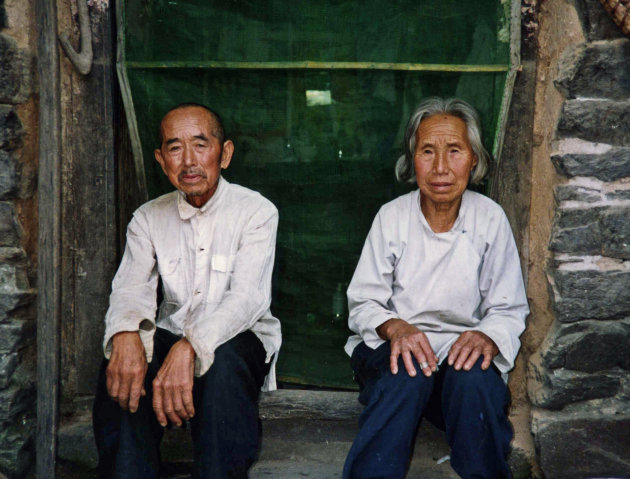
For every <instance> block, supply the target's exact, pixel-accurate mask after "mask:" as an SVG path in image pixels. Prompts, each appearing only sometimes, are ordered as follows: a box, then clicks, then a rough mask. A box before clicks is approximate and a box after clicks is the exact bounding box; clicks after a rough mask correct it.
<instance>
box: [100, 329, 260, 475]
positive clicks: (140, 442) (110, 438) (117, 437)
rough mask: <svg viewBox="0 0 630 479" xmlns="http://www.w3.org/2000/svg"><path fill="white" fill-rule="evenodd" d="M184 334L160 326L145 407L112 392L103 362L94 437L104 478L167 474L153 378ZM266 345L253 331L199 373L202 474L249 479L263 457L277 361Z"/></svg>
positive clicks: (197, 431) (197, 469)
mask: <svg viewBox="0 0 630 479" xmlns="http://www.w3.org/2000/svg"><path fill="white" fill-rule="evenodd" d="M177 340H179V337H177V336H175V335H173V334H171V333H170V332H168V331H166V330H164V329H161V328H158V329H157V331H156V333H155V341H154V350H153V360H152V361H151V363H150V364H149V369H148V372H147V376H146V379H145V384H144V387H145V390H146V392H147V395H146V396H144V397H142V398H141V399H140V405H139V407H138V410H137V411H136V412H135V413H133V414H131V413H129V412H126V411H123V410H122V409H121V408H120V406H119V405H118V403H116V402H115V401H113V400H112V399H110V397H109V396H108V394H107V387H106V382H105V370H106V368H107V361H105V362H104V364H103V366H102V368H101V374H100V377H99V384H98V391H97V394H96V398H95V401H94V414H93V422H94V436H95V439H96V445H97V449H98V453H99V471H100V474H101V477H102V478H103V479H105V478H106V479H114V478H115V479H154V478H155V479H157V478H158V477H160V449H159V448H160V441H161V439H162V433H163V429H162V427H161V426H160V425H159V423H158V422H157V420H156V418H155V414H154V412H153V406H152V394H151V383H152V381H153V379H154V378H155V376H156V374H157V372H158V371H159V369H160V366H161V364H162V362H163V361H164V358H165V357H166V355H167V354H168V351H169V350H170V349H171V347H172V346H173V344H175V342H176V341H177ZM265 357H266V353H265V349H264V347H263V345H262V343H261V342H260V340H259V339H258V338H257V337H256V335H255V334H254V333H252V332H251V331H245V332H243V333H241V334H239V335H238V336H236V337H234V338H232V339H231V340H230V341H228V342H227V343H225V344H223V345H221V346H220V347H219V348H217V350H216V352H215V360H214V363H213V364H212V366H211V367H210V369H209V370H208V372H207V373H206V374H204V375H203V376H202V377H200V378H195V382H194V385H193V400H194V405H195V416H194V417H193V419H191V421H190V427H191V433H192V439H193V456H194V469H193V477H195V478H199V479H223V478H230V479H244V478H247V471H248V470H249V468H250V467H251V465H252V464H253V463H254V461H255V460H256V457H257V455H258V450H259V448H260V441H261V426H260V420H259V418H258V397H259V394H260V388H261V387H262V384H263V381H264V378H265V376H266V375H267V373H268V372H269V364H265Z"/></svg>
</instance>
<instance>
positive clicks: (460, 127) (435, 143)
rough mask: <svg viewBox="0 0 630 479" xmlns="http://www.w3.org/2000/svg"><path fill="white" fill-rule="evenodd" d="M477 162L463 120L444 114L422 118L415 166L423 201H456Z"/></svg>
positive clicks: (439, 203)
mask: <svg viewBox="0 0 630 479" xmlns="http://www.w3.org/2000/svg"><path fill="white" fill-rule="evenodd" d="M476 164H477V156H476V155H475V154H474V153H473V150H472V148H471V146H470V142H469V141H468V132H467V128H466V123H465V122H464V120H462V119H461V118H458V117H456V116H451V115H443V114H438V115H433V116H430V117H428V118H425V119H424V120H422V122H421V123H420V126H419V127H418V131H417V132H416V150H415V152H414V166H415V169H416V181H417V183H418V187H419V188H420V192H421V194H422V201H423V202H425V201H426V202H428V203H429V204H432V206H436V207H440V206H452V205H455V204H457V205H458V204H459V200H460V198H461V196H462V195H463V194H464V191H465V190H466V186H467V185H468V179H469V178H470V172H471V171H472V169H473V168H474V166H475V165H476Z"/></svg>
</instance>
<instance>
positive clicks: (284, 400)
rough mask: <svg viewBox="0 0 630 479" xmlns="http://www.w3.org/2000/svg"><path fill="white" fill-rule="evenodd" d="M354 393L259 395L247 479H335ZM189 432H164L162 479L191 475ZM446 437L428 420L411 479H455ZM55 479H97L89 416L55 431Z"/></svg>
mask: <svg viewBox="0 0 630 479" xmlns="http://www.w3.org/2000/svg"><path fill="white" fill-rule="evenodd" d="M361 409H362V407H361V405H360V404H359V403H358V401H357V393H356V392H342V391H305V390H278V391H274V392H273V393H265V394H263V395H262V397H261V403H260V415H261V418H262V422H263V444H262V450H261V454H260V458H259V460H258V462H257V463H256V464H255V465H254V467H253V468H252V470H251V472H250V478H251V479H270V478H274V479H275V478H278V479H303V478H309V479H336V478H340V477H341V471H342V469H343V463H344V461H345V457H346V454H347V453H348V450H349V449H350V446H351V444H352V440H353V439H354V436H355V435H356V432H357V429H358V426H357V421H358V417H359V414H360V412H361ZM191 447H192V444H191V440H190V434H189V432H188V431H187V430H183V429H175V428H174V429H170V430H168V431H166V433H165V435H164V440H163V444H162V457H163V464H164V470H163V476H164V478H165V479H183V478H189V477H190V467H191V465H192V454H191ZM448 454H449V449H448V446H447V444H446V442H445V439H444V435H443V433H442V432H441V431H439V430H437V429H436V428H434V427H433V426H431V425H430V424H428V423H427V422H426V421H425V422H424V423H423V424H422V425H421V427H420V430H419V432H418V439H417V441H416V448H415V451H414V456H413V460H412V463H411V469H410V473H409V475H408V476H407V477H408V478H410V479H415V478H431V479H455V478H457V477H458V476H457V475H456V474H455V473H454V472H453V470H452V469H451V467H450V465H449V462H448V460H446V461H444V462H441V463H440V464H438V462H439V461H440V460H443V458H444V457H445V456H447V455H448ZM58 457H59V462H58V471H57V478H58V479H78V478H82V479H92V478H93V479H96V477H97V475H96V473H95V472H94V467H95V466H96V449H95V447H94V439H93V437H92V430H91V418H90V416H89V414H84V415H82V416H81V417H75V418H73V420H72V421H69V422H67V423H66V424H63V425H62V427H61V428H60V431H59V447H58Z"/></svg>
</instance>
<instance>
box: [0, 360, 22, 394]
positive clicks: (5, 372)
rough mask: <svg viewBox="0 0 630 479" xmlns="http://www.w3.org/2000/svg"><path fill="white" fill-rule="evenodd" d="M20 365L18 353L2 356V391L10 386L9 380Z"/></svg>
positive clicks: (0, 373) (0, 363) (0, 375)
mask: <svg viewBox="0 0 630 479" xmlns="http://www.w3.org/2000/svg"><path fill="white" fill-rule="evenodd" d="M17 364H18V355H17V353H10V354H0V389H4V388H6V387H7V385H8V384H9V379H10V378H11V375H12V374H13V371H15V368H16V367H17Z"/></svg>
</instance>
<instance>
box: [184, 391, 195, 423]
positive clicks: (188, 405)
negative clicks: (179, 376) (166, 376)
mask: <svg viewBox="0 0 630 479" xmlns="http://www.w3.org/2000/svg"><path fill="white" fill-rule="evenodd" d="M182 400H183V402H184V408H185V409H186V413H187V414H188V419H192V418H193V416H194V415H195V406H194V403H193V395H192V388H186V389H184V390H183V391H182Z"/></svg>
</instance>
